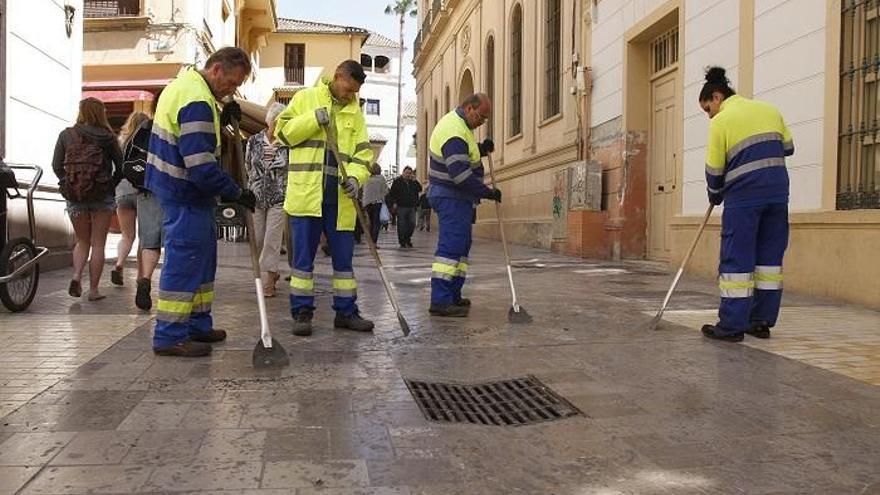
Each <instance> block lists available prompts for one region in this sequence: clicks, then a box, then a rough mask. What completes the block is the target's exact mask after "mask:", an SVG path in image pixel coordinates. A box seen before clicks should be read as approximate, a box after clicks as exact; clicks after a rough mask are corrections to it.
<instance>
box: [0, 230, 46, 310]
mask: <svg viewBox="0 0 880 495" xmlns="http://www.w3.org/2000/svg"><path fill="white" fill-rule="evenodd" d="M36 257H37V248H35V247H34V243H33V242H31V240H30V239H28V238H26V237H18V238H16V239H11V240H10V241H9V242H8V243H6V247H4V248H3V250H2V251H0V276H3V275H8V274H10V273H12V272H14V271H15V270H16V269H18V267H20V266H22V265H24V264H25V263H27V262H28V261H30V260H32V259H34V258H36ZM39 282H40V265H39V264H36V265H34V267H33V269H32V270H30V271H28V272H26V273H25V274H23V275H20V276H19V277H18V278H16V279H14V280H10V281H9V282H7V283H5V284H0V301H3V305H4V306H6V308H7V309H9V311H13V312H17V311H24V310H25V309H27V307H28V306H30V305H31V302H33V300H34V296H36V295H37V284H39Z"/></svg>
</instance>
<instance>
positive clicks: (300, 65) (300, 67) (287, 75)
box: [284, 43, 306, 86]
mask: <svg viewBox="0 0 880 495" xmlns="http://www.w3.org/2000/svg"><path fill="white" fill-rule="evenodd" d="M284 82H285V83H286V84H287V85H288V86H303V85H305V83H306V45H304V44H302V43H287V44H285V45H284Z"/></svg>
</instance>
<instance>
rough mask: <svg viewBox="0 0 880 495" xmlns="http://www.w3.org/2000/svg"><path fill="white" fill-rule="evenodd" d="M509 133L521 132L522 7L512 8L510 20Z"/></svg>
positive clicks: (513, 134)
mask: <svg viewBox="0 0 880 495" xmlns="http://www.w3.org/2000/svg"><path fill="white" fill-rule="evenodd" d="M510 24H511V25H510V135H511V136H516V135H517V134H520V133H521V132H522V7H520V5H519V4H517V5H516V6H515V7H514V8H513V16H512V17H511V21H510Z"/></svg>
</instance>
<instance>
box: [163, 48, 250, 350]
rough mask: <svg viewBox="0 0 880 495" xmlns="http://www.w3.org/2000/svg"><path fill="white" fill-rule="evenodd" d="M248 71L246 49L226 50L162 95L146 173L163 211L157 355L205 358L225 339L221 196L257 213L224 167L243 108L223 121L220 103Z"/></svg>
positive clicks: (228, 111)
mask: <svg viewBox="0 0 880 495" xmlns="http://www.w3.org/2000/svg"><path fill="white" fill-rule="evenodd" d="M250 71H251V63H250V57H249V56H248V54H247V52H245V51H244V50H242V49H240V48H233V47H226V48H221V49H220V50H217V51H216V52H214V54H212V55H211V56H210V57H209V58H208V60H207V61H206V62H205V67H204V68H203V69H201V70H196V69H190V70H187V71H186V72H184V73H183V74H181V75H180V76H178V77H177V79H175V80H174V81H172V82H171V83H170V84H169V85H168V86H166V87H165V90H164V91H163V92H162V96H161V97H160V98H159V103H158V107H157V109H156V115H155V116H154V119H153V129H152V136H151V137H150V145H149V155H148V160H147V172H146V187H147V189H149V190H150V191H151V192H152V193H153V194H155V195H156V197H157V198H158V199H159V203H160V204H161V205H162V210H163V211H164V213H165V222H164V224H163V228H164V235H165V265H164V267H163V269H162V275H161V277H160V279H159V302H158V311H157V314H156V329H155V333H154V336H153V351H154V352H155V353H156V354H159V355H171V356H183V357H195V356H204V355H207V354H210V353H211V350H212V349H211V345H210V343H214V342H220V341H223V340H225V339H226V332H225V331H223V330H219V329H216V328H214V322H213V319H212V317H211V303H212V302H213V300H214V275H215V272H216V270H217V236H216V228H215V225H214V208H215V207H216V205H217V200H216V198H217V197H221V198H224V200H226V201H229V202H238V203H239V204H241V205H243V206H245V207H246V208H249V209H251V210H253V209H254V207H255V206H256V197H255V196H254V193H253V192H251V191H250V190H248V189H242V188H240V187H239V186H238V184H236V182H235V180H234V179H233V178H232V177H230V176H229V175H228V174H226V173H225V172H223V170H222V169H221V168H220V166H219V163H218V158H219V156H220V144H221V141H220V127H221V125H225V124H227V123H228V121H230V120H231V119H238V118H240V117H241V115H240V112H241V110H240V109H238V108H237V105H236V104H235V103H227V104H226V105H224V108H223V115H222V118H221V115H219V114H218V111H217V100H218V99H222V98H225V97H228V96H231V95H232V94H233V93H234V92H235V90H236V88H238V87H239V86H240V85H241V84H242V83H243V82H244V80H245V78H246V77H247V76H248V74H250ZM236 110H237V111H236Z"/></svg>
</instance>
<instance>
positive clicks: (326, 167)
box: [275, 60, 373, 336]
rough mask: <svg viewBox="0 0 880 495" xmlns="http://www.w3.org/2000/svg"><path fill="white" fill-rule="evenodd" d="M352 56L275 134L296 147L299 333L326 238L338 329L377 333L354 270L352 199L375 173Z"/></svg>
mask: <svg viewBox="0 0 880 495" xmlns="http://www.w3.org/2000/svg"><path fill="white" fill-rule="evenodd" d="M366 77H367V76H366V74H365V73H364V70H363V67H361V65H360V64H359V63H357V62H355V61H354V60H346V61H345V62H342V63H341V64H339V66H338V67H337V68H336V72H335V73H334V75H333V79H332V80H331V79H329V78H321V80H320V81H318V83H317V84H316V85H315V87H312V88H308V89H303V90H300V91H298V92H297V93H296V95H294V97H293V99H291V100H290V104H289V105H288V106H287V108H286V109H285V110H284V111H283V112H282V113H281V115H280V116H279V117H278V124H277V125H276V127H275V137H277V138H278V139H279V140H280V141H281V142H282V143H284V144H285V145H287V146H289V147H290V154H289V161H290V167H289V169H288V170H289V172H288V175H287V194H286V195H285V199H284V209H285V211H287V213H288V214H289V215H290V235H291V237H292V239H293V241H292V244H293V267H292V268H293V269H292V271H291V277H290V313H291V316H292V317H293V334H294V335H300V336H307V335H311V334H312V314H313V313H314V311H315V279H314V270H315V252H316V251H317V249H318V242H319V240H320V238H321V234H322V233H324V234H326V236H327V241H328V243H329V245H330V252H331V256H332V258H333V292H334V294H333V309H334V310H335V311H336V318H335V319H334V321H333V325H334V326H335V327H336V328H347V329H349V330H354V331H358V332H372V331H373V322H371V321H369V320H367V319H365V318H363V317H361V315H360V312H359V311H358V306H357V281H356V280H355V278H354V271H353V269H352V256H353V255H354V234H353V231H354V227H355V216H356V215H355V209H354V203H353V202H352V200H353V199H355V200H356V199H357V197H358V192H359V191H360V189H361V187H362V186H363V185H364V184H365V183H366V182H367V178H368V177H369V176H370V172H369V170H368V167H369V166H370V164H371V163H373V151H372V149H371V148H370V138H369V135H368V134H367V124H366V120H365V119H364V114H363V112H362V111H361V108H360V106H359V105H358V98H357V92H358V90H360V87H361V84H363V82H364V80H365V79H366ZM331 125H332V126H335V128H336V134H337V143H336V144H337V145H338V147H339V157H340V158H341V159H342V160H345V163H343V164H342V165H344V166H345V172H346V174H347V175H346V177H345V179H343V178H342V177H341V175H340V171H339V169H338V166H339V165H340V164H338V163H337V162H336V158H335V157H334V156H333V153H331V152H330V149H329V147H328V146H327V144H328V143H327V135H326V133H325V131H324V129H325V126H331Z"/></svg>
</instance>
